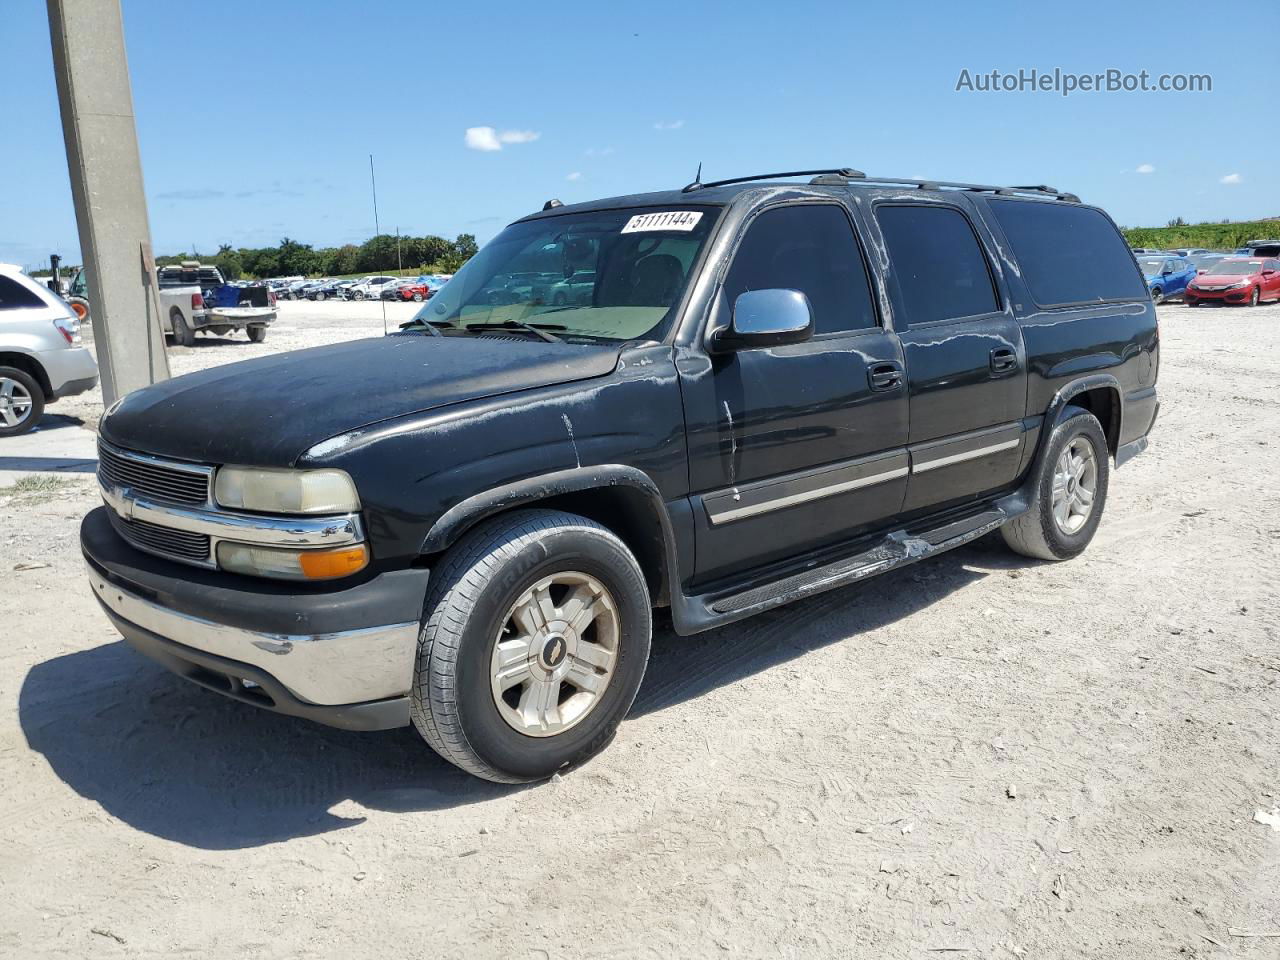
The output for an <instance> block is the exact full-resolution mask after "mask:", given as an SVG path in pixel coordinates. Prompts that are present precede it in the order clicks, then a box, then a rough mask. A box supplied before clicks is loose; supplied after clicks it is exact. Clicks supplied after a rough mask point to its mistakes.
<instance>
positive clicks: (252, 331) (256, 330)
mask: <svg viewBox="0 0 1280 960" xmlns="http://www.w3.org/2000/svg"><path fill="white" fill-rule="evenodd" d="M247 332H248V334H249V339H250V340H251V341H253V342H254V343H262V341H264V340H266V339H267V328H266V327H250V328H249V329H248V331H247Z"/></svg>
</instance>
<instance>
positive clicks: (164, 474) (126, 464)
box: [98, 443, 211, 505]
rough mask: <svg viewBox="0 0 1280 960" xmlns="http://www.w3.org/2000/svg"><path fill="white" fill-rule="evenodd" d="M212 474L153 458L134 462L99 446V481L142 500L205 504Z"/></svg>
mask: <svg viewBox="0 0 1280 960" xmlns="http://www.w3.org/2000/svg"><path fill="white" fill-rule="evenodd" d="M210 476H211V471H210V470H209V469H208V468H205V467H197V466H191V467H185V465H180V464H176V463H175V464H172V465H170V464H166V463H163V462H159V461H155V460H150V459H134V458H133V457H131V456H127V455H124V454H122V453H117V452H116V451H115V450H113V449H112V448H110V447H108V446H106V445H105V444H102V443H99V444H98V478H99V479H100V480H101V481H102V482H103V484H104V485H106V486H110V487H128V488H129V489H131V490H133V491H134V492H135V493H137V494H139V495H140V496H143V497H151V498H153V499H155V500H163V501H165V502H166V503H184V504H196V505H200V504H204V503H207V502H208V500H209V479H210Z"/></svg>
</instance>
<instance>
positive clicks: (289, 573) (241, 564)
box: [218, 542, 369, 580]
mask: <svg viewBox="0 0 1280 960" xmlns="http://www.w3.org/2000/svg"><path fill="white" fill-rule="evenodd" d="M368 563H369V549H368V548H367V547H366V546H365V545H364V544H362V543H361V544H357V545H355V546H353V547H339V548H338V549H336V550H282V549H279V548H278V547H254V546H250V545H249V544H246V543H225V542H224V543H220V544H218V566H219V567H221V568H222V569H223V570H229V571H231V572H232V573H244V574H248V575H249V576H251V577H273V578H277V579H282V580H333V579H336V578H337V577H347V576H350V575H351V574H353V573H359V572H360V571H361V570H363V569H364V568H365V567H366V566H367V565H368Z"/></svg>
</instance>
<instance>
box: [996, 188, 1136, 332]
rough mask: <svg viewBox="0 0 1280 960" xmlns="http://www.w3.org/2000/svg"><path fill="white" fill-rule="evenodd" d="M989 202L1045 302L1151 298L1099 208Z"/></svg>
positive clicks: (1026, 276) (1034, 293)
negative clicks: (1148, 296)
mask: <svg viewBox="0 0 1280 960" xmlns="http://www.w3.org/2000/svg"><path fill="white" fill-rule="evenodd" d="M989 206H990V208H991V212H992V213H993V214H994V215H995V218H996V220H997V221H998V222H999V224H1000V227H1001V228H1002V229H1003V230H1004V234H1005V236H1006V237H1008V238H1009V244H1010V246H1012V247H1013V255H1014V257H1015V258H1016V259H1017V261H1018V265H1019V267H1021V269H1022V277H1023V279H1024V280H1025V281H1026V282H1027V286H1028V287H1029V288H1030V290H1031V296H1032V297H1034V298H1035V301H1036V303H1038V304H1040V305H1041V306H1043V307H1049V306H1055V305H1058V304H1064V303H1087V302H1089V301H1094V300H1127V299H1136V298H1139V297H1143V298H1145V297H1146V296H1147V290H1146V286H1145V284H1143V282H1142V279H1141V278H1140V277H1139V276H1138V274H1137V272H1136V271H1135V270H1134V269H1133V260H1132V257H1131V256H1130V254H1129V249H1128V247H1127V246H1126V245H1125V242H1124V240H1123V239H1122V238H1121V236H1120V234H1119V232H1118V231H1117V230H1116V228H1115V227H1114V226H1113V225H1112V223H1111V221H1110V220H1108V219H1107V218H1106V217H1105V216H1104V215H1103V214H1102V213H1100V212H1099V211H1097V210H1091V209H1089V208H1088V207H1078V206H1075V205H1074V204H1065V203H1043V202H1037V201H1034V200H998V199H993V200H991V201H989Z"/></svg>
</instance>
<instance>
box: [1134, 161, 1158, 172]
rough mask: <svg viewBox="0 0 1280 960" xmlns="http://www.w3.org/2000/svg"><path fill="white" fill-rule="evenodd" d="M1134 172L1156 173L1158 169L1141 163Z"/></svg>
mask: <svg viewBox="0 0 1280 960" xmlns="http://www.w3.org/2000/svg"><path fill="white" fill-rule="evenodd" d="M1133 172H1134V173H1155V172H1156V168H1155V167H1153V166H1152V165H1151V164H1149V163H1140V164H1138V168H1137V169H1136V170H1134V171H1133Z"/></svg>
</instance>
